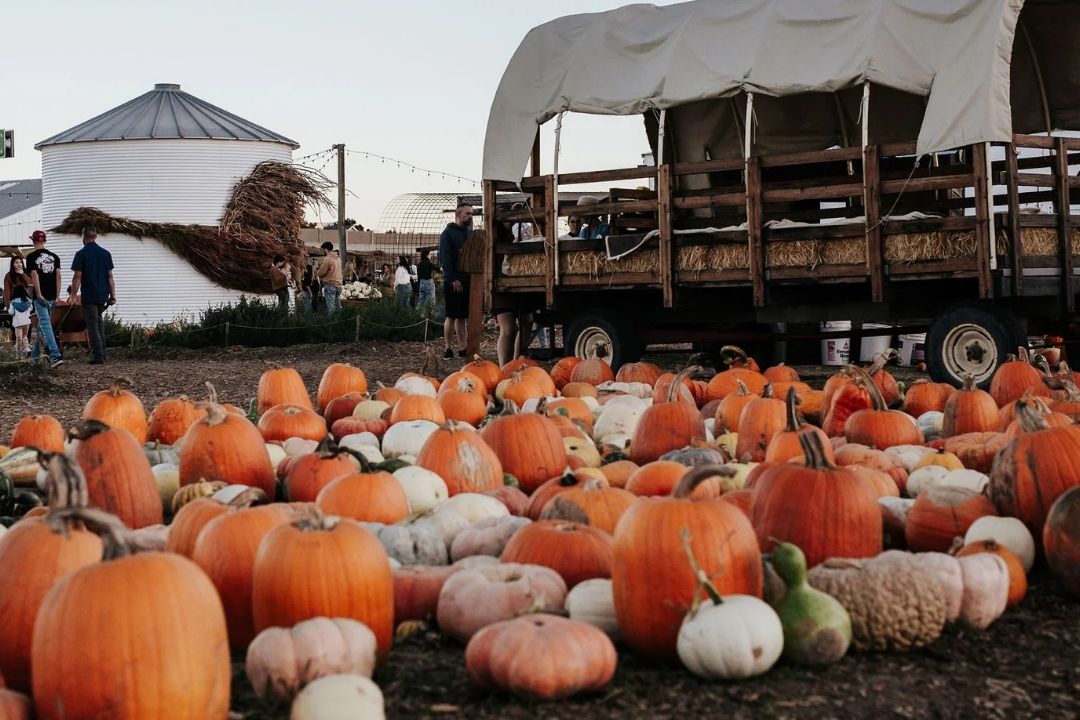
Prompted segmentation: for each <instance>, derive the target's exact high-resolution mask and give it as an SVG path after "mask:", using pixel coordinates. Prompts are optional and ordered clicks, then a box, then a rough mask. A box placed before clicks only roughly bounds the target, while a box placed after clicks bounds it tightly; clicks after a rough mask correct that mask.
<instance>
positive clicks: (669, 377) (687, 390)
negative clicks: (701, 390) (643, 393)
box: [652, 373, 702, 407]
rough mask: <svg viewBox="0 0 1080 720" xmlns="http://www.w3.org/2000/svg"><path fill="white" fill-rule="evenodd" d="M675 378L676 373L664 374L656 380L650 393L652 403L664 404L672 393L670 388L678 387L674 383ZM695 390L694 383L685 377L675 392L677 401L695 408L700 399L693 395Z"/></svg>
mask: <svg viewBox="0 0 1080 720" xmlns="http://www.w3.org/2000/svg"><path fill="white" fill-rule="evenodd" d="M677 376H678V373H664V374H663V375H661V376H660V377H659V378H658V379H657V380H656V384H655V385H653V391H652V399H653V402H654V403H656V402H664V401H665V400H666V399H667V396H668V395H669V394H671V392H672V389H671V388H672V386H673V385H676V386H677V385H678V383H677V382H676V381H675V379H676V377H677ZM695 388H696V386H695V385H694V381H693V380H691V379H690V378H688V377H686V378H683V381H682V387H681V388H679V389H678V390H677V391H675V392H677V393H678V396H679V399H681V400H683V401H684V402H686V403H688V404H690V405H693V406H694V407H697V406H698V404H699V400H701V399H702V398H699V397H698V396H697V395H695V394H694V391H695Z"/></svg>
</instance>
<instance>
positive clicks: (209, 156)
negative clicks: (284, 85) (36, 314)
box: [35, 84, 299, 324]
mask: <svg viewBox="0 0 1080 720" xmlns="http://www.w3.org/2000/svg"><path fill="white" fill-rule="evenodd" d="M35 147H36V148H37V149H39V150H40V151H41V173H42V182H43V209H42V215H43V217H42V220H43V223H44V226H45V227H46V228H49V227H55V226H56V225H59V224H60V223H61V222H62V221H63V220H64V219H65V218H66V217H67V216H68V214H69V213H70V212H71V211H72V210H74V209H76V208H79V207H84V206H86V207H95V208H98V209H99V210H102V211H104V212H106V213H108V214H110V215H113V216H115V217H123V218H129V219H131V220H137V221H142V222H161V223H180V224H199V225H209V226H215V225H217V224H218V221H219V220H220V218H221V216H222V213H223V211H224V209H225V206H226V204H227V203H228V201H229V198H230V195H231V192H232V188H233V186H234V185H235V184H236V182H237V181H238V180H240V179H241V178H243V177H245V176H247V175H248V174H249V173H250V172H251V170H252V169H253V168H254V167H255V166H256V165H257V164H259V163H260V162H263V161H265V160H277V161H281V162H291V161H292V151H293V150H295V149H296V148H298V147H299V145H298V144H297V143H296V142H294V141H292V140H290V139H288V138H286V137H284V136H282V135H278V134H277V133H275V132H272V131H270V130H267V129H266V128H263V127H261V126H259V125H256V124H254V123H252V122H249V121H247V120H244V119H243V118H240V117H238V116H236V115H233V114H232V113H229V112H227V111H225V110H222V109H221V108H218V107H215V106H214V105H211V104H210V103H207V102H204V101H203V100H200V99H199V98H197V97H194V96H193V95H190V94H188V93H186V92H183V91H182V90H181V89H180V86H179V85H173V84H159V85H155V86H154V89H153V90H151V91H150V92H148V93H146V94H144V95H140V96H139V97H137V98H135V99H134V100H130V101H128V102H126V103H124V104H123V105H120V106H119V107H116V108H113V109H112V110H109V111H108V112H106V113H104V114H102V115H99V116H97V117H95V118H92V119H90V120H87V121H86V122H84V123H81V124H79V125H76V126H75V127H73V128H71V129H70V130H66V131H64V132H62V133H60V134H58V135H54V136H53V137H51V138H48V139H47V140H43V141H41V142H40V143H38V144H37V145H35ZM98 242H99V243H100V244H101V246H102V247H104V248H106V249H107V250H109V251H110V252H111V253H112V256H113V262H114V264H115V266H116V269H115V271H114V276H115V278H116V294H117V297H118V300H119V301H118V303H117V305H116V309H115V312H116V314H117V315H118V316H119V317H120V318H121V319H123V320H124V321H126V322H131V323H139V324H153V323H158V322H162V321H170V320H173V319H176V318H177V317H181V316H185V317H197V315H198V313H199V311H201V310H203V309H205V308H207V307H209V306H213V305H220V304H222V303H224V302H229V301H232V300H235V299H236V298H238V297H239V296H240V295H241V293H240V292H237V291H235V290H230V289H227V288H225V287H222V286H221V285H218V284H216V283H215V282H213V281H211V280H210V279H208V278H207V277H205V276H204V275H202V274H200V273H199V272H198V271H196V270H195V269H194V268H193V267H192V266H191V265H190V264H189V263H188V262H187V261H186V260H184V259H182V258H181V257H179V256H178V255H176V254H174V253H173V252H172V251H170V250H169V249H167V248H166V247H165V246H164V245H162V244H161V243H159V242H158V241H156V240H152V239H143V240H139V239H137V238H133V237H130V236H127V235H118V234H108V235H102V236H101V237H99V238H98ZM81 244H82V241H81V239H80V238H78V237H74V236H70V235H67V236H65V235H52V234H50V237H49V249H51V250H52V251H53V252H55V253H57V254H58V255H60V257H61V258H62V259H63V262H64V267H65V270H67V269H68V268H70V265H71V258H72V256H74V254H75V252H76V251H77V250H78V249H79V247H81ZM69 274H70V272H65V282H66V281H67V276H68V275H69Z"/></svg>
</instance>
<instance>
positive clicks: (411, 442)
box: [382, 420, 439, 460]
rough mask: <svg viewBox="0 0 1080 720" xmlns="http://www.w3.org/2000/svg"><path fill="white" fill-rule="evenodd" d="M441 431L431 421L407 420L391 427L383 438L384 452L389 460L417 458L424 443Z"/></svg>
mask: <svg viewBox="0 0 1080 720" xmlns="http://www.w3.org/2000/svg"><path fill="white" fill-rule="evenodd" d="M438 429H439V426H438V424H437V423H433V422H431V421H430V420H406V421H403V422H399V423H396V424H394V425H391V426H390V427H389V428H387V430H386V434H385V435H383V437H382V452H383V455H385V456H386V457H387V458H388V459H391V460H393V459H396V458H402V457H406V456H407V457H409V458H416V456H417V455H419V454H420V451H421V450H423V448H424V443H425V442H427V440H428V438H429V437H431V435H432V433H434V432H435V431H436V430H438Z"/></svg>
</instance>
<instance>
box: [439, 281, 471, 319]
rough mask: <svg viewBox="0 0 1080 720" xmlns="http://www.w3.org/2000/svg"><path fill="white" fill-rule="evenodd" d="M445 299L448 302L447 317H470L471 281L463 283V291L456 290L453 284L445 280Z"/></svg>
mask: <svg viewBox="0 0 1080 720" xmlns="http://www.w3.org/2000/svg"><path fill="white" fill-rule="evenodd" d="M443 299H444V300H445V302H446V317H448V318H452V319H454V320H464V319H465V318H467V317H469V283H467V282H463V283H461V292H454V288H453V287H452V285H451V284H450V283H448V282H444V283H443Z"/></svg>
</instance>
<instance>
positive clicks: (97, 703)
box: [31, 508, 231, 720]
mask: <svg viewBox="0 0 1080 720" xmlns="http://www.w3.org/2000/svg"><path fill="white" fill-rule="evenodd" d="M60 512H62V513H66V514H67V516H68V517H70V518H72V519H73V520H77V521H79V522H82V523H83V524H84V525H85V526H86V527H87V528H88V529H90V530H91V531H93V532H96V533H100V534H101V535H104V536H105V537H104V542H105V562H100V563H93V564H91V565H87V566H85V567H82V568H81V569H78V570H75V571H73V572H71V573H69V574H68V575H66V576H65V577H64V578H63V579H62V580H60V581H59V582H58V583H56V585H54V586H53V587H52V589H51V590H49V592H48V593H47V594H46V595H45V599H44V600H43V601H42V603H41V609H40V611H39V612H38V617H37V621H36V622H35V623H34V638H33V647H32V650H31V664H32V665H33V667H34V677H33V685H34V703H35V705H36V708H37V715H38V717H39V718H43V719H46V718H104V717H108V718H117V719H118V720H120V719H130V720H135V719H136V718H170V717H188V718H196V717H198V718H219V719H221V720H224V718H225V717H227V715H228V713H229V680H230V678H231V668H230V665H229V647H228V640H227V637H226V631H225V614H224V612H223V611H222V608H221V601H220V600H218V597H217V593H216V592H215V590H214V586H213V585H212V584H211V582H210V581H209V580H208V579H207V578H206V575H204V574H203V572H202V571H201V570H199V568H198V566H197V565H195V564H194V563H193V562H191V561H190V560H188V559H187V558H183V557H180V556H179V555H175V554H172V553H162V552H146V553H138V554H131V553H133V552H134V550H135V544H134V540H133V538H132V537H131V531H129V530H128V529H127V528H125V527H124V526H123V524H122V523H121V522H120V521H119V520H118V519H116V518H115V517H112V516H110V515H108V514H107V513H104V512H101V511H100V510H95V509H92V508H72V509H68V510H63V511H60ZM163 618H168V619H169V621H168V622H163V621H162V619H163ZM103 630H104V631H103ZM72 648H78V649H79V651H78V652H72V651H71V649H72ZM87 658H93V661H92V662H87ZM133 667H137V668H139V672H137V673H133V672H131V669H132V668H133Z"/></svg>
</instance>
